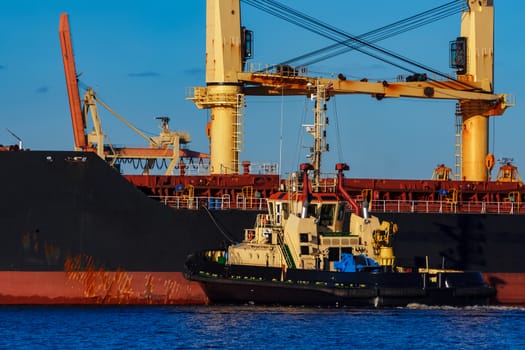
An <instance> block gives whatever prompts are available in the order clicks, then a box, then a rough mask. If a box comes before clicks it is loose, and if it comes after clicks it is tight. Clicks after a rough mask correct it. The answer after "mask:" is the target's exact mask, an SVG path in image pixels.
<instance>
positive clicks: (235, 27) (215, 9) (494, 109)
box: [189, 0, 512, 181]
mask: <svg viewBox="0 0 525 350" xmlns="http://www.w3.org/2000/svg"><path fill="white" fill-rule="evenodd" d="M206 11H207V13H206V84H207V86H206V87H196V88H194V91H193V96H191V97H189V99H190V100H192V101H194V102H195V104H196V105H197V107H198V108H208V109H210V110H211V121H210V124H211V127H210V128H209V129H210V130H209V136H210V149H211V155H210V158H211V159H210V169H211V172H212V173H216V174H218V173H225V172H226V173H238V171H239V152H240V150H239V142H240V140H239V134H240V132H239V130H238V126H239V125H240V117H241V116H242V108H243V107H244V104H245V103H244V97H245V95H260V96H272V95H276V96H281V95H311V94H312V92H317V91H318V89H322V91H323V93H322V94H316V95H317V96H319V95H325V97H328V98H329V97H330V96H333V95H337V94H369V95H372V96H374V97H376V98H377V99H378V100H380V99H383V98H389V97H390V98H397V97H412V98H421V99H447V100H458V101H459V105H460V113H461V116H462V124H463V125H462V157H461V159H462V162H461V168H462V170H461V174H462V179H463V180H471V181H487V179H488V170H487V168H486V158H487V155H488V119H489V117H491V116H497V115H501V114H503V112H504V111H505V109H506V108H507V107H509V106H510V105H512V104H511V103H509V102H508V98H507V95H504V94H495V93H494V90H493V71H494V69H493V63H494V6H493V1H490V0H480V1H477V0H476V1H473V0H468V9H467V10H466V11H464V12H463V14H462V20H461V35H460V37H459V38H458V39H457V40H456V41H455V42H454V43H453V45H452V53H453V65H454V67H455V68H456V70H457V79H446V80H443V81H431V80H422V79H414V80H416V81H408V82H407V81H405V82H387V81H380V82H369V81H352V80H346V79H344V77H339V78H338V79H325V78H316V77H309V76H302V75H301V71H300V70H299V69H295V68H293V67H289V66H282V67H278V69H274V70H268V71H257V72H244V71H243V63H244V61H245V60H246V59H247V58H249V57H250V56H251V41H250V37H251V32H250V31H247V30H246V29H244V28H243V27H241V20H240V3H239V1H220V0H207V4H206ZM421 80H422V81H421ZM314 89H317V90H314Z"/></svg>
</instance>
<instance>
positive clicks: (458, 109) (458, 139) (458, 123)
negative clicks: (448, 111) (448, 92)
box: [454, 102, 463, 181]
mask: <svg viewBox="0 0 525 350" xmlns="http://www.w3.org/2000/svg"><path fill="white" fill-rule="evenodd" d="M462 131H463V118H462V114H461V105H460V103H459V102H457V103H456V151H455V159H456V164H455V165H456V166H455V172H454V177H455V178H456V180H457V181H459V180H461V176H462V173H461V153H462V148H461V133H462Z"/></svg>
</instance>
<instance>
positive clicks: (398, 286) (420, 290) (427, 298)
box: [186, 254, 495, 307]
mask: <svg viewBox="0 0 525 350" xmlns="http://www.w3.org/2000/svg"><path fill="white" fill-rule="evenodd" d="M187 268H188V270H187V271H186V278H188V279H190V280H193V281H196V282H199V283H200V284H201V286H202V287H203V289H204V291H205V293H206V295H207V297H208V298H209V302H211V303H217V304H222V303H228V304H239V303H240V304H251V303H254V304H264V305H305V306H333V307H343V306H353V307H355V306H357V307H404V306H407V305H409V304H423V305H429V306H441V305H450V306H469V305H486V304H488V303H489V302H490V300H491V298H492V297H494V295H495V290H494V289H493V288H491V287H487V286H486V285H485V284H484V282H483V279H482V276H481V274H480V273H478V272H440V273H435V274H431V273H416V272H410V273H399V272H329V271H311V270H301V269H294V270H291V269H290V270H288V271H283V270H281V269H279V268H272V267H258V266H241V265H224V264H221V263H217V262H212V261H207V260H206V258H205V257H203V256H200V254H198V255H194V256H191V257H190V258H189V259H188V262H187Z"/></svg>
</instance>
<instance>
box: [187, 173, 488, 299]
mask: <svg viewBox="0 0 525 350" xmlns="http://www.w3.org/2000/svg"><path fill="white" fill-rule="evenodd" d="M313 169H314V167H313V166H312V165H310V164H302V165H301V173H299V174H297V173H295V174H294V175H295V176H292V177H291V178H290V179H289V180H288V181H287V184H286V187H285V188H283V189H282V191H280V192H277V193H275V194H274V195H272V196H271V197H270V198H269V200H268V213H267V214H259V215H258V216H257V220H256V223H255V225H254V228H249V229H245V233H244V240H243V241H242V242H241V243H238V244H233V245H230V246H228V247H227V249H218V250H208V251H202V252H197V253H195V254H192V255H190V256H189V257H188V259H187V261H186V271H185V277H186V278H187V279H189V280H191V281H197V282H198V283H199V284H200V285H201V286H202V287H203V289H204V291H205V293H206V295H207V297H208V299H209V302H211V303H234V304H235V303H242V304H246V303H248V304H252V303H253V304H265V305H273V304H278V305H307V306H335V307H343V306H364V307H403V306H407V305H408V304H413V303H416V304H424V305H429V306H434V305H450V306H466V305H483V304H488V303H489V302H490V299H491V298H492V297H494V296H495V289H494V288H492V287H489V286H487V285H486V284H485V283H484V281H483V278H482V275H481V273H480V272H471V271H457V270H447V269H445V268H443V267H444V266H443V267H442V268H440V269H432V268H429V266H428V264H427V266H426V267H424V268H420V267H415V266H413V267H411V266H406V267H401V266H397V265H396V259H395V255H394V251H393V248H392V243H393V239H394V236H395V233H396V232H397V230H398V228H397V225H396V224H394V223H391V222H387V221H382V222H380V220H379V219H378V218H377V217H375V216H373V215H370V214H369V212H368V208H367V205H366V203H365V205H363V208H362V209H360V208H359V206H358V205H357V204H356V202H355V201H354V200H353V199H352V198H351V197H350V196H349V195H348V193H347V192H346V191H345V190H344V188H343V186H342V184H343V176H344V175H343V171H345V170H348V169H349V167H348V165H346V164H337V165H336V170H337V176H335V177H334V178H333V179H332V180H329V181H324V182H316V181H315V178H316V176H315V175H316V174H315V172H314V180H313V181H310V179H309V172H310V171H311V170H313ZM312 183H313V184H312ZM348 205H350V206H351V207H352V209H353V211H352V214H351V216H350V220H349V223H348V222H346V223H345V222H344V221H345V220H344V218H345V215H343V214H344V212H345V207H346V206H348ZM347 221H348V220H347ZM345 224H346V225H345ZM345 228H346V229H345Z"/></svg>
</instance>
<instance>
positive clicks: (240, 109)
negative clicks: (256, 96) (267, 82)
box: [232, 94, 246, 169]
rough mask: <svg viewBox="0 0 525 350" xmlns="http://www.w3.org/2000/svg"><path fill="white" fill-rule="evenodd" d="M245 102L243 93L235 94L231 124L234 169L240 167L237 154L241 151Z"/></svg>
mask: <svg viewBox="0 0 525 350" xmlns="http://www.w3.org/2000/svg"><path fill="white" fill-rule="evenodd" d="M245 107H246V102H245V100H244V94H237V102H236V106H235V112H234V116H235V118H234V122H233V123H234V125H233V130H234V132H233V135H232V138H233V152H234V154H236V155H237V156H236V158H235V159H234V160H233V161H234V163H235V164H232V165H233V168H234V169H240V162H239V154H240V153H241V152H242V146H243V143H244V108H245Z"/></svg>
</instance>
